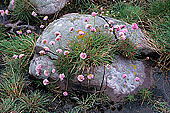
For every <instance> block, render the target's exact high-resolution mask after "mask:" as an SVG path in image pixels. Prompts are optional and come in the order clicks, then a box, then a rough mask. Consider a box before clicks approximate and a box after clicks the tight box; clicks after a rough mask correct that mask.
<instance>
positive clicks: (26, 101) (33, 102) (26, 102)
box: [19, 92, 49, 113]
mask: <svg viewBox="0 0 170 113" xmlns="http://www.w3.org/2000/svg"><path fill="white" fill-rule="evenodd" d="M19 101H20V105H19V106H20V111H24V112H29V113H36V112H38V113H48V112H47V111H46V110H45V109H44V107H45V106H46V105H47V104H48V103H49V99H48V97H47V96H45V95H41V94H40V92H31V94H25V95H22V97H21V98H19Z"/></svg>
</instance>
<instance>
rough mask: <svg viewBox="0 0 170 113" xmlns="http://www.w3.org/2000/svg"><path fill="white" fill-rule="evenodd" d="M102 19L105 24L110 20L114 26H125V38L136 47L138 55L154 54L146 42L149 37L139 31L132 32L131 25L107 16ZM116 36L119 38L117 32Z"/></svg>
mask: <svg viewBox="0 0 170 113" xmlns="http://www.w3.org/2000/svg"><path fill="white" fill-rule="evenodd" d="M102 18H104V19H105V20H106V21H107V22H109V20H112V21H113V22H114V25H125V29H127V30H128V33H126V37H128V38H130V39H131V40H132V41H133V42H134V43H135V44H136V45H137V51H138V52H139V53H141V54H144V55H148V54H151V53H153V52H154V50H152V49H150V47H149V45H150V44H149V43H148V42H147V40H149V37H148V36H147V35H145V34H144V33H143V32H142V30H141V29H137V30H132V29H131V25H130V24H128V23H126V22H123V21H120V20H116V19H114V18H110V17H107V16H103V17H102ZM116 35H117V37H118V38H119V32H118V31H117V32H116Z"/></svg>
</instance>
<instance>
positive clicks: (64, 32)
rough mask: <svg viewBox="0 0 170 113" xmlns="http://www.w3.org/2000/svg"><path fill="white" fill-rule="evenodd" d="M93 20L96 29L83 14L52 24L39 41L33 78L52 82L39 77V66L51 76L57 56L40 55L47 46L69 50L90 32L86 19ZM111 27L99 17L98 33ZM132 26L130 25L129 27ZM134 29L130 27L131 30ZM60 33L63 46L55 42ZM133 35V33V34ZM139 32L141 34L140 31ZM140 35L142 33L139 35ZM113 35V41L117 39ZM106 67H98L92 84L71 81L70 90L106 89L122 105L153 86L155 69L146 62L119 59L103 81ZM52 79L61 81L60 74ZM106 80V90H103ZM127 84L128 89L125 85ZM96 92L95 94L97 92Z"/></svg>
mask: <svg viewBox="0 0 170 113" xmlns="http://www.w3.org/2000/svg"><path fill="white" fill-rule="evenodd" d="M85 17H89V22H88V23H91V24H92V25H94V17H91V16H90V15H80V14H67V15H64V16H63V17H62V18H60V19H58V20H55V21H54V22H52V23H50V24H49V25H48V26H47V27H46V28H45V30H44V32H43V33H42V35H41V36H40V37H39V38H38V40H37V42H36V46H35V55H34V58H33V60H32V61H31V64H30V67H29V72H30V74H31V75H33V76H35V77H36V78H38V79H45V78H48V77H46V76H44V74H43V73H42V74H40V75H38V76H37V75H36V71H35V68H36V66H37V65H38V64H42V65H43V66H42V67H45V70H48V72H49V73H51V70H52V69H53V68H54V67H55V62H56V59H57V55H56V54H55V53H54V54H53V53H51V52H46V53H45V54H44V55H43V56H41V55H40V54H39V52H40V51H41V50H43V48H44V47H45V46H47V47H49V48H50V49H54V50H56V49H60V46H61V45H62V47H64V48H66V49H67V44H66V43H67V42H68V41H69V40H72V38H73V34H77V33H78V32H77V30H82V31H84V32H87V33H88V31H87V30H86V29H85V25H86V24H87V23H86V22H84V18H85ZM114 21H115V24H123V23H116V22H118V20H114ZM105 24H107V21H106V20H105V18H101V17H98V16H96V17H95V26H96V28H97V30H98V32H102V31H104V25H105ZM127 25H128V24H127ZM70 27H74V30H73V33H70V31H69V28H70ZM129 27H130V25H128V28H129ZM56 31H58V32H60V33H61V42H60V45H59V43H57V42H56V41H55V38H56V36H55V34H54V33H55V32H56ZM132 32H133V31H132ZM137 32H138V31H137ZM138 33H139V34H140V32H138ZM114 38H115V37H114V35H113V39H114ZM45 39H46V40H47V43H46V44H45V45H44V44H42V41H43V40H45ZM50 41H55V42H56V43H55V44H54V46H53V45H50V44H49V42H50ZM103 73H104V67H97V69H96V73H94V74H95V77H94V79H92V80H90V82H88V80H87V78H86V79H85V81H83V82H81V83H80V82H79V81H78V80H77V78H76V77H75V79H73V80H70V85H69V88H70V89H74V90H81V91H82V90H84V91H91V90H90V89H92V90H93V89H94V88H97V89H100V88H101V89H102V90H106V94H107V95H108V96H109V97H110V98H111V99H112V100H114V101H120V100H121V99H122V98H123V97H124V96H126V95H127V94H130V93H135V91H137V89H138V88H141V87H145V88H149V87H150V86H151V84H152V82H151V81H152V79H151V75H152V71H151V67H149V66H147V65H146V64H145V62H143V61H131V60H128V59H126V58H123V57H121V56H115V60H114V61H113V64H112V65H111V68H110V69H106V70H105V76H104V80H103ZM122 74H127V77H126V78H124V79H123V78H122V77H121V76H122ZM49 77H50V78H52V79H58V74H54V75H52V76H49ZM135 77H139V79H140V80H139V82H136V81H135V80H134V79H135ZM102 80H103V86H102V87H101V84H102ZM124 83H125V85H123V84H124ZM93 91H94V90H93Z"/></svg>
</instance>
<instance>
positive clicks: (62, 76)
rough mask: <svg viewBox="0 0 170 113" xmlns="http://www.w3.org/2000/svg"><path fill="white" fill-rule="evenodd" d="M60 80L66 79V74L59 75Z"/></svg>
mask: <svg viewBox="0 0 170 113" xmlns="http://www.w3.org/2000/svg"><path fill="white" fill-rule="evenodd" d="M59 78H60V80H61V81H62V80H63V79H64V78H65V75H64V73H63V74H60V75H59Z"/></svg>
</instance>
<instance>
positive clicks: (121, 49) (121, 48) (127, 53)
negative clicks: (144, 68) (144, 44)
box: [115, 38, 138, 59]
mask: <svg viewBox="0 0 170 113" xmlns="http://www.w3.org/2000/svg"><path fill="white" fill-rule="evenodd" d="M115 45H116V47H115V48H116V52H117V53H118V54H120V55H122V56H124V57H126V58H128V59H135V57H136V56H137V55H138V52H137V51H136V45H135V44H134V43H133V42H132V41H131V40H130V39H129V38H126V39H125V40H123V39H119V40H118V41H117V42H116V43H115Z"/></svg>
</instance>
